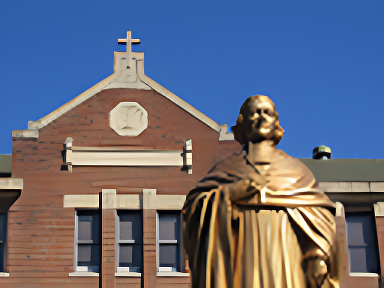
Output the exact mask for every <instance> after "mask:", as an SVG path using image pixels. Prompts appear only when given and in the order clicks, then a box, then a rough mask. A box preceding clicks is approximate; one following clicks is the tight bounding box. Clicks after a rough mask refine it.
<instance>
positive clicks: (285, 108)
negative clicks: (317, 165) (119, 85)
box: [0, 0, 384, 159]
mask: <svg viewBox="0 0 384 288" xmlns="http://www.w3.org/2000/svg"><path fill="white" fill-rule="evenodd" d="M127 30H132V36H133V37H134V38H140V39H141V44H140V45H136V46H134V47H133V50H134V51H142V52H145V71H146V74H147V75H148V76H149V77H151V78H152V79H154V80H155V81H157V82H158V83H160V84H161V85H163V86H164V87H166V88H167V89H169V90H170V91H172V92H173V93H175V94H176V95H178V96H179V97H181V98H182V99H184V100H185V101H187V102H188V103H190V104H191V105H192V106H194V107H195V108H197V109H199V110H200V111H202V112H203V113H205V114H206V115H207V116H209V117H211V118H212V119H213V120H215V121H216V122H218V123H219V124H228V125H229V126H231V125H233V124H234V123H235V120H236V117H237V115H238V111H239V108H240V106H241V103H242V102H243V101H244V100H245V99H246V98H247V97H248V96H251V95H255V94H265V95H268V96H270V97H271V98H272V100H273V101H275V103H276V105H277V110H278V112H279V114H280V119H281V125H282V127H283V128H284V129H285V131H286V132H285V135H284V137H283V139H282V141H281V143H280V144H279V148H280V149H282V150H284V151H285V152H287V153H288V154H290V155H292V156H294V157H304V158H310V157H311V154H312V149H313V148H314V147H316V146H318V145H321V144H324V145H327V146H329V147H331V149H332V152H333V158H378V159H380V158H384V152H383V151H384V149H383V148H382V147H383V143H384V129H383V128H382V126H383V124H384V113H383V109H384V1H383V0H380V1H378V0H372V1H369V0H368V1H361V0H359V1H355V0H349V1H334V0H332V1H330V0H323V1H308V0H295V1H285V0H284V1H273V0H272V1H271V0H269V1H267V0H263V1H260V0H253V1H237V2H235V1H210V0H208V1H207V0H205V1H200V0H199V1H197V0H194V1H167V0H164V1H158V0H157V1H145V0H143V1H116V0H109V1H96V0H93V1H71V0H70V1H51V0H50V1H41V0H39V1H30V0H24V1H17V0H13V1H10V0H8V1H6V0H4V1H1V2H0V33H1V34H0V35H1V38H0V97H1V110H0V111H1V112H0V153H1V154H10V153H12V141H11V131H12V130H19V129H26V128H27V124H28V121H29V120H33V121H36V120H38V119H40V118H42V117H44V116H45V115H46V114H48V113H50V112H51V111H53V110H55V109H56V108H58V107H60V106H61V105H63V104H65V103H66V102H68V101H69V100H71V99H72V98H74V97H76V96H77V95H78V94H80V93H81V92H83V91H85V90H86V89H88V88H89V87H91V86H93V85H94V84H96V83H97V82H99V81H101V80H102V79H104V78H105V77H107V76H109V75H110V74H112V72H113V51H123V50H124V46H119V45H117V39H118V38H124V37H125V35H126V31H127Z"/></svg>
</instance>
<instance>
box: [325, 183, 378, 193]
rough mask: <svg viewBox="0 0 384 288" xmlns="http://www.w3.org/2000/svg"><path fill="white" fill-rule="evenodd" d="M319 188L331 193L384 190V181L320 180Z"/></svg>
mask: <svg viewBox="0 0 384 288" xmlns="http://www.w3.org/2000/svg"><path fill="white" fill-rule="evenodd" d="M319 188H320V189H321V190H323V191H324V192H329V193H350V192H353V193H363V192H384V182H373V181H372V182H319Z"/></svg>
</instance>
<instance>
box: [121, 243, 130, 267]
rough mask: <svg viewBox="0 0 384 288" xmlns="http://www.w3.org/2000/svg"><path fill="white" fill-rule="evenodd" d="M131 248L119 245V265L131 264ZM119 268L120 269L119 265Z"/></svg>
mask: <svg viewBox="0 0 384 288" xmlns="http://www.w3.org/2000/svg"><path fill="white" fill-rule="evenodd" d="M132 250H133V249H132V246H124V245H120V258H119V259H120V263H121V264H128V265H129V264H132ZM120 267H122V266H121V265H120Z"/></svg>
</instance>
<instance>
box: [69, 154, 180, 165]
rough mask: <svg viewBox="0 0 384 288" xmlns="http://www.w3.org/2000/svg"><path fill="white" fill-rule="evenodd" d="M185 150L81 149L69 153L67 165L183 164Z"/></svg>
mask: <svg viewBox="0 0 384 288" xmlns="http://www.w3.org/2000/svg"><path fill="white" fill-rule="evenodd" d="M182 152H183V151H164V150H141V151H137V150H136V151H135V150H127V151H103V152H93V151H81V150H72V153H71V152H69V153H68V154H67V163H66V164H67V165H68V164H70V165H72V166H183V158H182V157H181V154H182Z"/></svg>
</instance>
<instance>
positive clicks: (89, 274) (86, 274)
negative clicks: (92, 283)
mask: <svg viewBox="0 0 384 288" xmlns="http://www.w3.org/2000/svg"><path fill="white" fill-rule="evenodd" d="M69 276H72V277H99V273H97V272H80V271H76V272H71V273H69Z"/></svg>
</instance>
